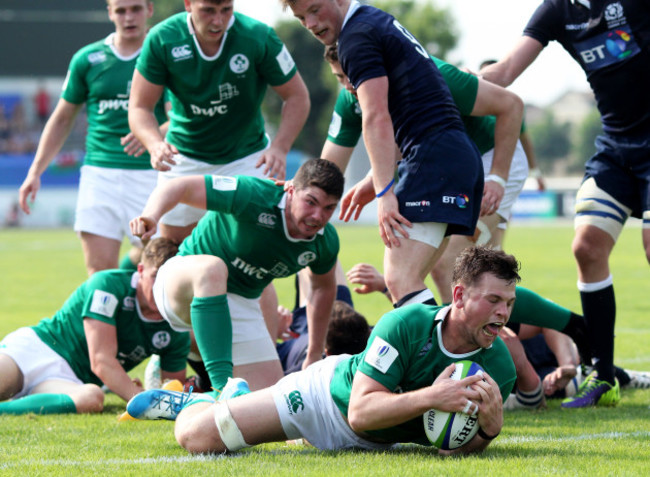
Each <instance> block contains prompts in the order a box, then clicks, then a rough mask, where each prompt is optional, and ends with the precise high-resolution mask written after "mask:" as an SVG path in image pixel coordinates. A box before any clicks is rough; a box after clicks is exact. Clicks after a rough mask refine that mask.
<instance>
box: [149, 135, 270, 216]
mask: <svg viewBox="0 0 650 477" xmlns="http://www.w3.org/2000/svg"><path fill="white" fill-rule="evenodd" d="M269 145H270V143H269ZM269 145H267V146H266V147H265V148H264V149H261V150H259V151H257V152H254V153H253V154H249V155H248V156H246V157H242V158H241V159H237V160H234V161H232V162H229V163H228V164H209V163H207V162H204V161H200V160H197V159H192V158H191V157H187V156H184V155H183V154H175V155H174V161H176V165H173V166H171V169H170V170H169V171H161V172H159V173H158V185H160V184H163V183H164V182H167V181H169V180H171V179H175V178H176V177H185V176H192V175H202V176H204V175H217V176H235V175H243V176H253V177H259V178H260V179H263V178H264V177H265V176H264V167H263V166H260V167H255V165H256V164H257V161H259V159H260V157H262V154H264V151H266V150H267V149H268V148H269ZM204 215H205V209H199V208H197V207H191V206H189V205H186V204H178V205H177V206H176V207H174V208H173V209H172V210H170V211H169V212H167V213H166V214H165V215H163V216H162V217H161V218H160V221H159V222H160V223H161V224H165V225H171V226H175V227H185V226H187V225H190V224H194V223H196V222H198V221H199V220H200V219H201V217H203V216H204Z"/></svg>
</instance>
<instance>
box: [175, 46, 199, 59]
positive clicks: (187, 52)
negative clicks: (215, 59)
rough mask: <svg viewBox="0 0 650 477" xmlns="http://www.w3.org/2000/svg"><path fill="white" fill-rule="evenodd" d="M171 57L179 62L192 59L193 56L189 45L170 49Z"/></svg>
mask: <svg viewBox="0 0 650 477" xmlns="http://www.w3.org/2000/svg"><path fill="white" fill-rule="evenodd" d="M172 56H173V57H174V61H181V60H187V59H190V58H192V57H193V56H194V54H193V53H192V49H191V48H190V45H181V46H175V47H174V48H172Z"/></svg>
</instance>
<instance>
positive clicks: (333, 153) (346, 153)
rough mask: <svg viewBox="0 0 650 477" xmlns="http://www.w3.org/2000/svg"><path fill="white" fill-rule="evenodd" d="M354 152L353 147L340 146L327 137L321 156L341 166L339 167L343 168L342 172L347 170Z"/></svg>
mask: <svg viewBox="0 0 650 477" xmlns="http://www.w3.org/2000/svg"><path fill="white" fill-rule="evenodd" d="M353 152H354V148H353V147H345V146H339V145H338V144H334V143H333V142H332V141H330V140H329V139H326V140H325V144H323V150H322V152H321V153H320V157H321V159H327V160H328V161H330V162H333V163H334V164H336V165H337V166H338V167H339V169H341V172H345V170H346V169H347V167H348V164H349V163H350V158H351V157H352V153H353Z"/></svg>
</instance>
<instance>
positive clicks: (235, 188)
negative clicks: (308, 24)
mask: <svg viewBox="0 0 650 477" xmlns="http://www.w3.org/2000/svg"><path fill="white" fill-rule="evenodd" d="M343 182H344V179H343V174H342V173H341V171H340V170H339V168H338V167H337V166H336V165H334V163H332V162H329V161H326V160H324V159H310V160H308V161H306V162H305V163H304V164H302V165H301V166H300V168H299V169H298V171H297V172H296V175H295V176H294V178H293V181H292V183H291V184H290V185H288V186H287V190H286V192H285V191H284V190H283V188H282V187H278V186H277V185H275V184H274V183H273V182H272V181H269V180H268V179H258V178H255V177H249V176H235V177H225V176H218V175H214V176H211V175H206V176H199V175H196V176H186V177H178V178H176V179H172V180H170V181H167V182H164V183H163V184H161V185H159V186H158V187H157V188H156V189H155V190H154V192H153V194H152V195H151V197H150V198H149V201H148V202H147V205H146V207H145V209H144V211H143V212H142V215H141V216H140V217H136V218H134V219H133V220H132V221H131V228H132V231H133V233H134V234H135V235H138V236H141V237H142V238H143V239H146V238H148V237H150V236H151V235H152V234H154V233H155V231H156V228H157V224H158V221H159V220H160V217H161V216H162V215H163V214H164V213H165V212H166V211H168V210H170V209H171V208H172V207H174V206H175V205H176V204H178V203H184V204H188V205H192V206H193V207H199V208H202V209H207V210H208V211H209V212H208V213H207V214H206V215H205V216H203V218H202V219H201V220H200V221H199V223H198V225H197V226H196V228H195V229H194V230H193V232H192V234H191V235H190V236H189V237H187V238H186V239H185V240H184V241H183V243H182V244H181V246H180V249H179V253H178V255H177V256H176V257H174V258H172V259H171V260H169V262H167V263H166V264H165V266H164V267H162V268H161V269H160V273H158V277H157V278H156V283H155V285H154V294H155V298H156V303H157V304H158V306H159V307H160V309H161V312H162V313H163V316H164V318H165V319H166V320H168V321H169V323H170V325H171V326H172V327H173V328H174V329H177V330H186V331H189V330H192V331H193V332H194V338H195V340H196V345H197V348H198V351H199V353H200V356H201V358H202V360H203V363H204V365H205V369H206V371H207V374H208V377H209V378H210V382H211V385H212V387H213V388H214V389H215V391H221V390H222V389H223V388H224V386H225V385H226V383H227V380H228V378H230V377H232V376H233V375H234V376H238V377H241V378H244V379H246V380H247V381H248V382H249V385H250V387H251V389H261V388H264V387H267V386H270V385H272V384H275V383H276V382H277V381H278V380H279V379H280V378H281V377H282V376H283V373H282V366H281V365H280V361H279V360H278V354H277V352H276V350H275V344H274V339H271V336H270V335H269V332H268V329H267V326H266V324H265V322H264V318H263V316H262V312H261V309H260V295H261V294H262V291H263V290H264V288H265V287H266V286H267V285H269V284H270V283H271V282H272V281H273V280H274V279H275V278H282V277H288V276H290V275H293V274H294V273H296V272H298V271H299V270H301V269H303V268H305V267H308V268H309V277H310V282H311V293H310V296H309V300H308V306H307V318H308V321H309V346H308V351H307V358H306V360H305V363H306V364H305V366H307V365H309V364H311V363H313V362H315V361H318V360H320V359H322V354H323V350H324V346H325V335H326V333H327V324H328V322H329V318H330V314H331V310H332V305H333V303H334V298H335V296H336V279H335V268H334V265H335V264H336V258H337V255H338V250H339V240H338V235H337V234H336V230H335V229H334V226H332V225H331V224H329V223H328V222H329V220H330V218H331V216H332V214H333V213H334V210H335V209H336V207H337V206H338V203H339V199H340V198H341V195H342V194H343ZM130 412H131V410H129V413H130ZM131 416H133V417H145V418H151V417H152V415H148V416H140V413H138V415H137V416H136V415H134V414H131ZM153 417H159V416H158V415H157V414H156V413H155V414H154V415H153Z"/></svg>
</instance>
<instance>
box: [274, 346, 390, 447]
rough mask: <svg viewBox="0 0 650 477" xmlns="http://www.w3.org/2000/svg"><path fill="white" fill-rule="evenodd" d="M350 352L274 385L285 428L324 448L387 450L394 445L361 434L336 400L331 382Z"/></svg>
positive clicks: (289, 437)
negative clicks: (360, 435) (350, 422)
mask: <svg viewBox="0 0 650 477" xmlns="http://www.w3.org/2000/svg"><path fill="white" fill-rule="evenodd" d="M349 357H350V355H345V354H344V355H338V356H330V357H327V358H325V359H324V360H322V361H319V362H317V363H314V364H312V365H311V366H309V367H308V368H307V369H305V370H303V371H298V372H296V373H291V374H289V375H287V376H285V377H284V378H282V379H281V380H280V381H278V382H277V383H276V384H274V385H273V386H272V387H271V394H272V395H273V400H274V402H275V407H276V409H277V411H278V414H279V416H280V422H281V423H282V429H283V430H284V432H285V434H286V435H287V438H288V439H299V438H305V439H307V441H309V443H310V444H312V445H313V446H314V447H316V448H318V449H322V450H335V449H351V448H356V449H368V450H387V449H390V448H391V447H393V444H379V443H375V442H371V441H368V440H366V439H364V438H362V437H359V436H358V435H357V434H355V433H354V431H353V430H352V429H351V428H350V426H349V425H348V424H347V422H345V419H344V417H343V415H342V414H341V411H339V408H338V407H337V406H336V404H335V403H334V399H333V398H332V394H331V392H330V383H331V381H332V377H333V375H334V370H335V368H336V365H337V364H338V363H339V362H340V361H341V360H343V359H346V358H349Z"/></svg>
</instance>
